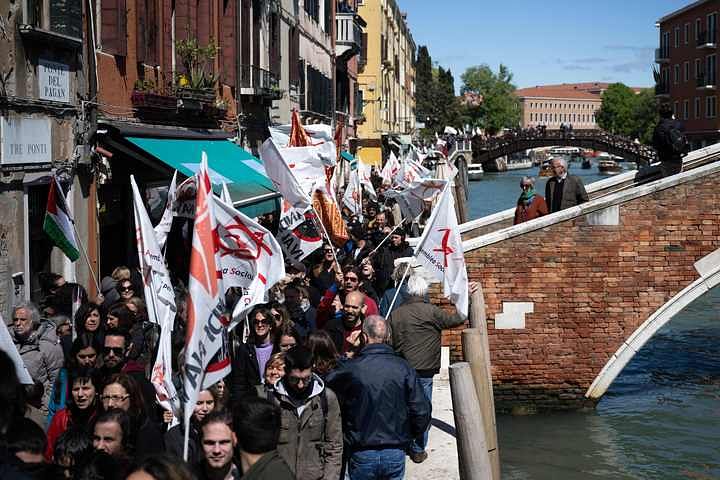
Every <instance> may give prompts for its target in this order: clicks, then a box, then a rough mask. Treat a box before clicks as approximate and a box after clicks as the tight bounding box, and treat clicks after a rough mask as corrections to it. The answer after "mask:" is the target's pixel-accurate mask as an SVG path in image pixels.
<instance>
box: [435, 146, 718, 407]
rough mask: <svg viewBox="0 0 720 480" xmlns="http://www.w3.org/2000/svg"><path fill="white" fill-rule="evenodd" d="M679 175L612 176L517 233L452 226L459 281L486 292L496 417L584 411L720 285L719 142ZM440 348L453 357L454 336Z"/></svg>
mask: <svg viewBox="0 0 720 480" xmlns="http://www.w3.org/2000/svg"><path fill="white" fill-rule="evenodd" d="M686 166H687V167H688V169H687V171H685V172H683V173H681V174H678V175H674V176H672V177H669V178H663V179H660V180H655V181H650V182H649V183H642V184H630V185H627V184H624V183H625V182H626V181H628V179H620V180H622V182H623V186H622V187H621V188H619V189H618V190H615V189H614V188H611V189H610V193H608V194H605V195H602V196H600V197H598V198H595V199H593V200H591V201H590V202H588V203H586V204H583V205H579V206H577V207H573V208H570V209H567V210H563V211H561V212H557V213H554V214H552V215H548V216H545V217H540V218H538V219H535V220H532V221H530V222H526V223H523V224H520V225H515V226H507V227H506V226H501V225H498V228H496V229H493V230H491V231H488V230H484V228H485V226H483V227H482V228H479V227H480V226H479V225H475V224H477V221H474V222H475V224H473V222H469V223H470V224H472V226H470V227H468V226H461V230H462V231H464V234H463V238H464V241H463V247H464V250H465V256H466V260H467V263H468V275H469V277H470V280H471V281H479V282H480V283H481V285H482V287H483V291H484V294H485V295H484V296H485V302H486V311H487V316H488V334H489V343H490V352H491V362H492V370H493V381H494V382H493V383H494V386H495V399H496V405H497V409H498V410H499V411H509V410H512V409H513V408H515V406H519V407H523V406H530V407H531V408H536V409H538V410H545V409H573V408H582V407H585V406H588V405H592V404H594V403H595V402H596V401H597V400H598V399H599V398H600V396H601V395H602V394H603V393H604V391H605V390H606V389H607V385H609V384H610V383H611V382H612V380H613V379H614V378H615V377H616V376H617V374H618V373H619V372H620V371H621V370H622V368H623V367H624V366H625V364H627V362H628V361H629V359H630V358H631V357H632V355H634V353H635V352H636V351H637V350H639V349H640V347H641V345H642V344H643V343H644V342H646V341H647V339H649V338H650V337H652V335H654V334H655V333H656V332H657V330H658V329H659V328H660V327H661V326H662V324H664V323H666V322H667V321H668V320H669V319H670V318H672V316H673V314H674V313H676V312H677V311H678V310H680V309H682V308H683V307H684V306H685V305H687V304H689V303H690V302H692V300H694V299H695V298H697V297H699V296H700V295H702V293H704V292H705V291H707V290H708V289H709V288H711V287H712V286H714V285H715V284H717V283H720V273H718V270H720V210H717V209H715V208H713V207H712V205H715V204H717V203H718V202H720V193H718V192H717V188H716V186H717V184H718V183H719V182H720V144H718V145H715V146H712V147H708V148H706V149H703V150H702V151H696V152H692V153H691V154H690V155H689V156H688V157H687V159H686ZM504 215H505V214H504V213H503V214H502V215H500V216H502V217H504ZM496 223H497V222H496ZM491 226H492V225H487V227H491ZM466 227H468V228H466ZM476 232H477V233H476ZM713 262H715V263H713ZM698 272H700V274H701V278H700V279H698ZM445 340H446V344H449V345H450V346H451V347H452V348H451V355H454V356H455V358H459V357H460V355H461V349H460V348H459V343H460V335H459V332H449V333H447V334H446V335H445Z"/></svg>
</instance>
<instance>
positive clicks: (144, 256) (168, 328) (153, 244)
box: [130, 175, 180, 416]
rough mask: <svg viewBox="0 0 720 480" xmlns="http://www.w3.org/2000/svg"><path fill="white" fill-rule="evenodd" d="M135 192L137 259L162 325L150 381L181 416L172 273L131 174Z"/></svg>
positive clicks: (151, 310)
mask: <svg viewBox="0 0 720 480" xmlns="http://www.w3.org/2000/svg"><path fill="white" fill-rule="evenodd" d="M130 185H131V187H132V192H133V212H134V214H135V232H136V240H137V250H138V260H139V263H140V270H141V272H142V278H143V290H144V293H145V303H146V306H147V314H148V320H150V321H151V322H154V323H156V324H158V325H159V327H160V341H159V344H158V354H157V357H156V359H155V364H154V366H153V371H152V376H151V378H150V381H151V382H152V384H153V386H154V387H155V392H156V395H157V398H158V401H159V402H160V404H161V405H162V406H163V407H164V408H165V409H166V410H171V411H172V412H173V414H174V415H176V416H179V415H180V405H179V399H178V396H177V392H176V390H175V385H173V383H172V363H171V345H170V333H171V332H172V329H173V324H174V322H175V314H176V312H177V310H176V308H175V292H174V290H173V286H172V283H171V281H170V274H169V272H168V270H167V267H166V266H165V257H164V256H163V254H162V251H161V250H160V245H159V243H158V240H157V237H156V234H155V230H153V226H152V222H151V221H150V217H149V216H148V213H147V211H146V210H145V204H144V203H143V199H142V196H141V195H140V190H138V187H137V184H136V183H135V177H134V176H133V175H130Z"/></svg>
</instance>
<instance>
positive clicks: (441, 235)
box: [415, 183, 469, 318]
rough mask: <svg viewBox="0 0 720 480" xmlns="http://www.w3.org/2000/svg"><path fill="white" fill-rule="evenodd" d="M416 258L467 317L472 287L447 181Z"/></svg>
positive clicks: (458, 309)
mask: <svg viewBox="0 0 720 480" xmlns="http://www.w3.org/2000/svg"><path fill="white" fill-rule="evenodd" d="M415 258H416V259H417V261H418V263H419V264H421V265H422V266H423V267H425V269H426V270H427V271H428V272H429V273H430V274H431V275H432V276H433V277H435V279H437V280H438V281H439V282H442V284H443V294H444V295H445V297H446V298H447V299H449V300H450V302H451V303H453V304H455V307H456V308H457V311H458V312H459V313H460V314H461V315H463V316H464V317H465V318H467V315H468V304H469V301H468V299H469V290H468V276H467V269H466V267H465V255H464V253H463V246H462V238H461V237H460V229H459V228H458V221H457V216H456V215H455V199H454V198H453V196H452V192H451V191H450V187H449V184H447V183H446V186H445V188H444V189H443V191H442V194H441V195H440V200H439V201H438V203H437V205H435V209H434V210H433V214H432V216H431V217H430V221H429V222H428V224H427V225H425V231H424V232H423V235H422V237H420V242H419V243H418V245H417V247H415Z"/></svg>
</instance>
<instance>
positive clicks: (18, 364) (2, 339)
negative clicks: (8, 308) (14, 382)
mask: <svg viewBox="0 0 720 480" xmlns="http://www.w3.org/2000/svg"><path fill="white" fill-rule="evenodd" d="M0 350H2V351H4V352H5V353H7V355H8V357H10V360H12V362H13V364H15V373H16V374H17V377H18V380H19V381H20V383H22V384H23V385H33V384H34V383H35V382H33V379H32V377H30V373H29V372H28V369H27V368H26V367H25V362H23V359H22V357H21V356H20V352H18V349H17V347H16V346H15V343H13V340H12V337H11V336H10V332H9V331H8V327H7V325H6V324H5V320H3V318H2V314H0Z"/></svg>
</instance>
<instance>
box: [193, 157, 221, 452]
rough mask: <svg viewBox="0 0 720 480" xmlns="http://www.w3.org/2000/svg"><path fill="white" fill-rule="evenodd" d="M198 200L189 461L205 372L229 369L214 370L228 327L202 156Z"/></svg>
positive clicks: (212, 199) (212, 200)
mask: <svg viewBox="0 0 720 480" xmlns="http://www.w3.org/2000/svg"><path fill="white" fill-rule="evenodd" d="M196 178H197V194H196V198H195V224H194V226H193V239H192V251H191V253H190V271H189V280H188V290H189V293H190V295H189V296H188V299H187V311H188V314H187V316H188V319H187V327H186V335H185V372H184V379H183V385H184V397H183V403H184V417H185V418H184V420H185V429H186V432H185V437H186V442H185V449H184V457H185V459H187V435H188V429H189V428H190V418H191V417H192V414H193V410H194V408H195V403H196V402H197V397H198V393H199V392H200V390H202V389H203V387H204V382H203V381H204V379H205V374H206V371H208V372H209V373H212V372H215V371H219V370H225V369H229V366H230V358H229V356H227V357H226V358H224V359H223V360H222V361H221V362H220V363H219V364H214V365H213V366H212V367H211V368H209V367H210V364H211V360H212V359H213V357H214V356H215V355H216V354H217V353H218V352H219V351H220V350H221V349H223V346H224V341H225V338H226V333H227V330H226V327H227V326H228V324H229V321H228V318H227V316H226V315H225V303H224V291H223V290H222V282H221V279H220V278H219V276H218V264H219V262H218V258H217V254H216V252H217V248H216V241H215V235H216V234H217V230H216V226H215V197H214V195H213V192H212V185H211V183H210V175H209V173H208V165H207V159H206V158H205V156H204V155H203V159H202V162H201V164H200V171H199V172H198V174H197V176H196Z"/></svg>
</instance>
